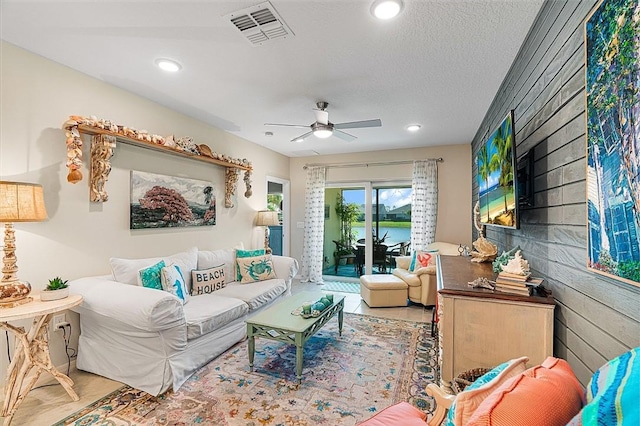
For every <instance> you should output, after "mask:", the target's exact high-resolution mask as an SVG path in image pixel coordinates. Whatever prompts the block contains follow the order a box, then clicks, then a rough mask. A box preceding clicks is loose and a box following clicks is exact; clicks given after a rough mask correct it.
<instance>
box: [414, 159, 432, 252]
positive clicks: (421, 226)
mask: <svg viewBox="0 0 640 426" xmlns="http://www.w3.org/2000/svg"><path fill="white" fill-rule="evenodd" d="M411 186H412V189H413V193H412V195H411V249H412V250H423V249H424V248H425V247H426V246H427V245H429V244H431V243H432V242H433V241H434V240H435V237H436V219H437V216H438V165H437V162H436V160H420V161H414V162H413V181H412V184H411Z"/></svg>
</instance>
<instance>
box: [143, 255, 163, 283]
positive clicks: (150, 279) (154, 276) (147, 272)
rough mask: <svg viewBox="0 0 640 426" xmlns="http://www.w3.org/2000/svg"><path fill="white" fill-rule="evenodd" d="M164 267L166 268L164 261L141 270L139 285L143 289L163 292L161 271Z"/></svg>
mask: <svg viewBox="0 0 640 426" xmlns="http://www.w3.org/2000/svg"><path fill="white" fill-rule="evenodd" d="M164 267H165V264H164V260H161V261H160V262H158V263H156V264H155V265H152V266H149V267H147V268H143V269H140V270H139V271H138V278H139V280H138V282H139V284H140V285H141V286H142V287H147V288H154V289H156V290H162V280H161V278H160V271H161V270H162V268H164Z"/></svg>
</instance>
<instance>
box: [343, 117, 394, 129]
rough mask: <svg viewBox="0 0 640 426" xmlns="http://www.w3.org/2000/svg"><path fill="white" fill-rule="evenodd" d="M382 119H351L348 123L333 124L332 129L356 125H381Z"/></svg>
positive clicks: (353, 127)
mask: <svg viewBox="0 0 640 426" xmlns="http://www.w3.org/2000/svg"><path fill="white" fill-rule="evenodd" d="M381 126H382V121H380V119H379V118H376V119H375V120H364V121H351V122H349V123H338V124H334V125H333V128H334V129H355V128H358V127H381Z"/></svg>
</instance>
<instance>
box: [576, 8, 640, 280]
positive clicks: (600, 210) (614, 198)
mask: <svg viewBox="0 0 640 426" xmlns="http://www.w3.org/2000/svg"><path fill="white" fill-rule="evenodd" d="M639 52H640V2H638V0H604V1H602V2H600V3H599V4H598V6H597V7H596V8H595V10H594V11H593V12H592V13H591V15H590V16H589V17H587V20H586V22H585V55H586V67H585V68H586V71H585V74H586V80H585V87H586V120H587V173H586V184H587V234H588V235H587V238H588V243H587V258H588V259H587V261H588V265H587V266H588V268H589V269H590V270H592V271H594V272H597V273H600V274H604V275H606V276H609V277H612V278H615V279H618V280H622V281H624V282H628V283H631V284H633V285H636V286H640V177H639V175H638V173H639V172H640V170H639V169H640V67H639V66H638V63H639V61H640V57H639V56H640V54H639Z"/></svg>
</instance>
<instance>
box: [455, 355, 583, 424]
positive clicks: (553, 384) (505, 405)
mask: <svg viewBox="0 0 640 426" xmlns="http://www.w3.org/2000/svg"><path fill="white" fill-rule="evenodd" d="M582 393H583V391H582V386H580V383H579V382H578V379H577V378H576V376H575V375H574V374H573V371H572V370H571V367H570V366H569V364H568V363H567V362H566V361H565V360H563V359H558V358H554V357H548V358H547V359H546V360H545V361H544V362H543V363H542V364H541V365H539V366H536V367H533V368H530V369H528V370H526V371H525V372H523V373H522V374H520V375H517V376H514V377H512V378H511V379H509V380H507V381H506V382H505V383H504V384H503V385H502V386H500V387H499V388H498V389H496V391H495V392H493V393H492V394H491V395H489V396H488V397H487V398H486V399H485V400H484V401H483V402H482V403H481V404H480V406H479V407H478V408H477V409H476V411H475V412H474V413H473V415H472V416H471V418H470V419H469V423H467V425H468V426H484V425H491V426H502V425H504V426H520V425H522V426H529V425H545V426H554V425H565V424H567V422H568V421H570V420H571V418H572V417H573V416H575V415H576V414H577V413H578V412H579V411H580V409H581V408H582Z"/></svg>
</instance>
